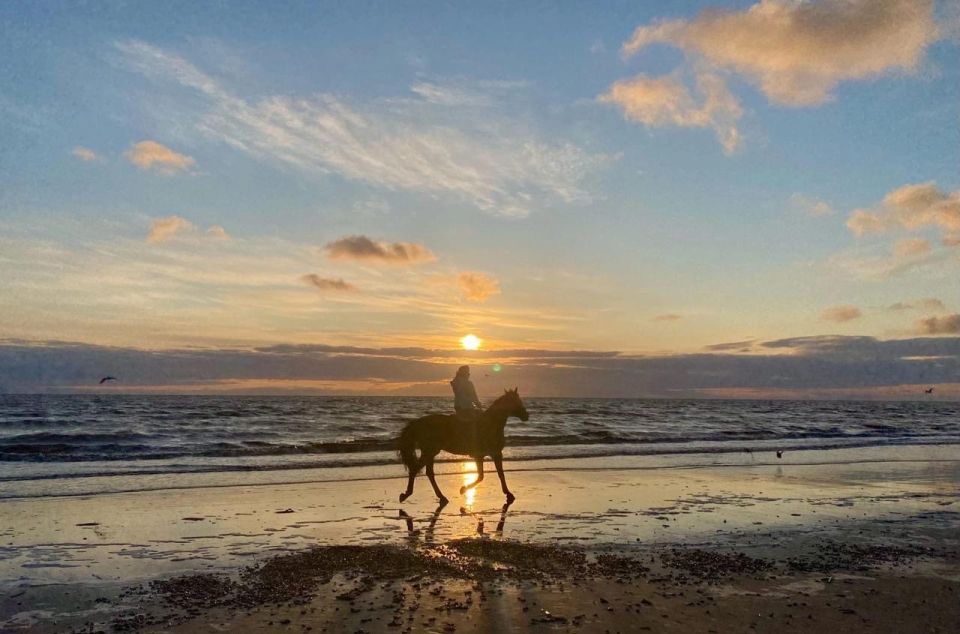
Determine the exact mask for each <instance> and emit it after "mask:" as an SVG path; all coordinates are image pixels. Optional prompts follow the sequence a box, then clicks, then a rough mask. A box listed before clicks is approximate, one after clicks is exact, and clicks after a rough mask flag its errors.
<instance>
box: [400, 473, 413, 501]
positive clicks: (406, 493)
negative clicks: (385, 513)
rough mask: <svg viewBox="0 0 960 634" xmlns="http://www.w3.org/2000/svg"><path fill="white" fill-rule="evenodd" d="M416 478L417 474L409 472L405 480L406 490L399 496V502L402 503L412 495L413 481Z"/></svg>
mask: <svg viewBox="0 0 960 634" xmlns="http://www.w3.org/2000/svg"><path fill="white" fill-rule="evenodd" d="M416 478H417V472H416V471H413V470H412V469H411V470H410V475H409V476H408V479H407V490H406V491H404V492H403V493H401V494H400V501H401V502H403V501H404V500H406V499H407V498H408V497H410V496H411V495H413V481H414V480H415V479H416Z"/></svg>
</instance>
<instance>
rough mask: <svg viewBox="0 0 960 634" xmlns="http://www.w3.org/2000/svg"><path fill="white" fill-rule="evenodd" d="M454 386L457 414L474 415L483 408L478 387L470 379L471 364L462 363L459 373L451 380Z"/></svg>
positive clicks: (451, 384) (451, 385) (454, 406)
mask: <svg viewBox="0 0 960 634" xmlns="http://www.w3.org/2000/svg"><path fill="white" fill-rule="evenodd" d="M450 387H452V388H453V409H454V410H455V411H456V412H457V416H463V417H468V418H469V417H472V416H475V415H476V414H478V413H479V412H480V411H481V410H482V409H483V404H482V403H481V402H480V399H479V398H477V389H476V388H475V387H473V381H471V380H470V366H469V365H461V366H460V369H459V370H457V375H456V376H455V377H453V380H452V381H450Z"/></svg>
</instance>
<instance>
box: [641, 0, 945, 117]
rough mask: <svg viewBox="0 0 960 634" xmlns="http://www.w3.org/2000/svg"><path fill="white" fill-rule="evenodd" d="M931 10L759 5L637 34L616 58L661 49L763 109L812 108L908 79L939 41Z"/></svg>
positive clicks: (914, 5)
mask: <svg viewBox="0 0 960 634" xmlns="http://www.w3.org/2000/svg"><path fill="white" fill-rule="evenodd" d="M933 9H934V2H933V0H821V1H819V2H796V1H794V0H761V1H760V2H758V3H756V4H754V5H753V6H750V7H748V8H746V9H744V10H721V9H712V10H709V11H704V12H703V13H701V14H700V15H699V16H697V17H696V18H694V19H692V20H665V21H661V22H658V23H655V24H651V25H644V26H640V27H638V28H637V29H636V31H634V33H633V36H632V37H631V38H630V40H629V41H627V42H626V43H625V44H624V45H623V52H624V54H625V55H634V54H636V53H637V52H639V51H640V50H642V49H644V48H646V47H648V46H650V45H652V44H669V45H671V46H674V47H676V48H679V49H681V50H682V51H684V52H685V53H686V54H687V55H688V56H690V57H691V58H693V59H694V60H696V62H697V63H699V64H707V65H709V66H710V67H713V68H717V69H724V70H727V71H730V72H733V73H737V74H739V75H741V76H743V77H745V78H746V79H748V80H749V81H751V82H753V83H755V84H756V85H757V86H759V88H760V90H761V91H762V92H763V93H764V94H765V95H766V96H767V98H768V99H769V100H770V101H771V102H774V103H777V104H782V105H787V106H814V105H818V104H822V103H824V102H825V101H828V100H829V99H830V98H831V97H832V92H833V90H834V89H835V88H836V86H837V85H838V84H839V83H841V82H844V81H853V80H868V79H873V78H876V77H880V76H882V75H884V74H888V73H892V72H911V71H915V70H916V69H917V68H918V66H919V65H920V63H921V62H922V60H923V58H924V54H925V52H926V50H927V47H929V46H930V45H931V44H932V43H933V42H935V41H937V40H938V39H939V38H940V37H941V34H940V32H939V31H938V28H937V25H936V23H935V22H934V17H933Z"/></svg>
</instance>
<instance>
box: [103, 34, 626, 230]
mask: <svg viewBox="0 0 960 634" xmlns="http://www.w3.org/2000/svg"><path fill="white" fill-rule="evenodd" d="M116 46H117V48H118V49H119V50H120V51H121V52H122V53H123V55H124V56H125V58H126V60H127V61H128V63H129V65H130V66H131V67H132V68H134V69H135V70H137V71H138V72H140V73H143V74H144V75H146V76H148V77H151V78H154V79H156V80H161V81H168V82H172V83H173V84H176V85H179V86H181V87H184V88H187V89H189V90H192V91H194V92H195V93H197V94H199V95H200V96H201V97H202V98H203V100H204V103H205V106H206V107H205V109H204V110H203V111H201V112H198V113H197V119H196V121H195V125H196V126H197V128H198V129H199V130H200V131H202V132H204V133H205V134H207V135H209V136H210V137H212V138H214V139H218V140H220V141H223V142H225V143H228V144H229V145H231V146H233V147H235V148H237V149H238V150H241V151H243V152H246V153H248V154H251V155H253V156H255V157H257V158H259V159H262V160H266V161H271V162H274V163H277V164H280V165H284V166H292V167H295V168H297V169H300V170H305V171H312V172H317V173H335V174H338V175H340V176H342V177H344V178H347V179H349V180H353V181H359V182H363V183H367V184H370V185H374V186H377V187H381V188H385V189H391V190H405V191H416V192H422V193H426V194H433V195H436V194H447V195H453V196H456V197H459V198H461V199H464V200H467V201H469V202H470V203H472V204H473V205H476V206H477V207H479V208H481V209H483V210H486V211H489V212H490V213H495V214H500V215H508V216H523V215H525V214H527V213H529V212H530V211H531V209H532V206H533V200H534V199H536V200H537V201H538V206H546V205H549V204H551V203H556V202H560V203H573V202H582V201H586V200H589V195H588V193H587V191H586V190H585V189H584V188H583V186H582V182H583V181H584V179H585V178H587V177H588V176H589V175H590V174H591V173H593V172H595V171H596V170H598V169H600V168H601V167H603V166H604V165H606V164H607V163H609V162H610V160H612V159H611V157H608V156H605V155H600V154H591V153H589V152H587V151H585V150H584V149H582V148H580V147H578V146H576V145H574V144H572V143H566V142H562V141H560V142H558V141H554V140H548V141H547V140H542V139H541V138H540V137H539V136H538V135H537V134H536V133H535V132H534V131H532V130H531V129H529V127H527V126H526V125H524V124H521V123H520V122H518V121H516V120H512V119H510V118H509V117H507V116H506V115H505V114H504V112H503V109H502V108H499V107H498V103H499V102H498V95H499V94H502V93H503V91H504V90H506V89H508V88H510V86H509V84H503V83H496V82H493V83H489V82H488V83H482V82H481V83H479V84H478V87H477V88H476V89H472V90H471V89H468V88H466V87H465V86H464V85H463V83H462V82H461V83H459V84H455V85H454V86H453V87H444V86H441V85H438V84H428V83H425V82H420V83H417V84H415V85H414V87H413V90H412V93H411V94H412V96H409V97H394V98H384V99H374V100H371V101H366V102H358V101H353V100H350V99H347V98H345V97H341V96H337V95H332V94H321V95H318V96H316V97H311V98H301V97H288V96H284V95H273V96H269V97H265V98H263V99H261V100H259V101H256V102H252V101H248V100H246V99H244V98H241V97H238V96H236V94H235V92H234V91H232V90H231V89H230V88H228V87H226V86H224V85H222V84H221V83H220V82H219V81H217V80H215V79H213V78H212V77H210V76H209V75H207V74H206V73H204V72H203V71H201V70H200V69H198V68H197V67H196V66H194V65H193V64H192V63H191V62H189V61H187V60H186V59H184V58H182V57H180V56H178V55H176V54H173V53H170V52H168V51H165V50H163V49H160V48H158V47H156V46H152V45H150V44H147V43H145V42H141V41H136V40H134V41H125V42H119V43H117V44H116Z"/></svg>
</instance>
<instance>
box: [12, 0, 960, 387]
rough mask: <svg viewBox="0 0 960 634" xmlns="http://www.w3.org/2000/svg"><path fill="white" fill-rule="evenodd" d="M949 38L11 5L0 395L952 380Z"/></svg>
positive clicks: (829, 15)
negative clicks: (467, 377) (104, 380)
mask: <svg viewBox="0 0 960 634" xmlns="http://www.w3.org/2000/svg"><path fill="white" fill-rule="evenodd" d="M958 43H960V9H958V7H957V5H956V3H954V2H934V1H932V0H869V1H868V0H817V1H814V0H810V1H808V2H799V1H794V0H761V1H760V2H750V1H747V2H720V1H719V0H713V1H708V2H680V1H678V2H671V3H662V2H652V1H647V2H645V1H641V0H634V1H632V2H619V1H609V2H583V3H573V2H570V3H559V4H558V3H547V2H542V3H541V2H524V3H511V2H490V3H463V2H432V3H413V2H392V3H387V2H357V3H324V2H320V3H316V2H309V3H307V2H303V3H300V2H278V3H253V2H219V3H202V4H199V5H198V3H192V2H166V3H127V2H106V1H105V2H96V3H55V2H34V3H3V4H2V5H0V392H4V391H6V392H70V391H80V392H91V391H94V392H96V391H116V392H189V393H221V392H223V393H318V394H446V393H447V392H448V391H449V387H448V386H447V381H448V380H449V379H450V378H451V377H452V375H453V371H454V370H455V368H456V366H457V365H459V364H460V363H470V364H471V365H472V366H473V367H474V379H475V381H476V382H477V387H478V390H479V391H480V392H481V394H493V393H496V392H497V391H498V390H500V389H501V388H504V387H514V386H517V387H519V388H520V391H521V393H522V394H534V395H559V396H644V397H646V396H650V397H760V398H768V397H771V398H781V397H782V398H953V399H955V398H960V346H958V343H960V337H958V335H960V283H958V282H960V276H958V273H960V125H958V124H960V64H958V63H957V62H958V59H960V58H958ZM467 334H473V335H475V336H476V337H478V338H479V339H480V340H481V345H480V349H479V350H476V351H470V350H464V349H463V347H462V345H461V338H462V337H464V336H465V335H467ZM105 374H110V375H115V376H117V377H118V380H117V381H116V382H115V383H113V382H111V383H109V384H107V385H106V386H100V385H99V384H98V379H99V378H100V377H101V376H103V375H105ZM931 386H936V387H935V390H934V392H933V393H931V394H930V395H926V393H925V390H926V389H927V388H928V387H931Z"/></svg>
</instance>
